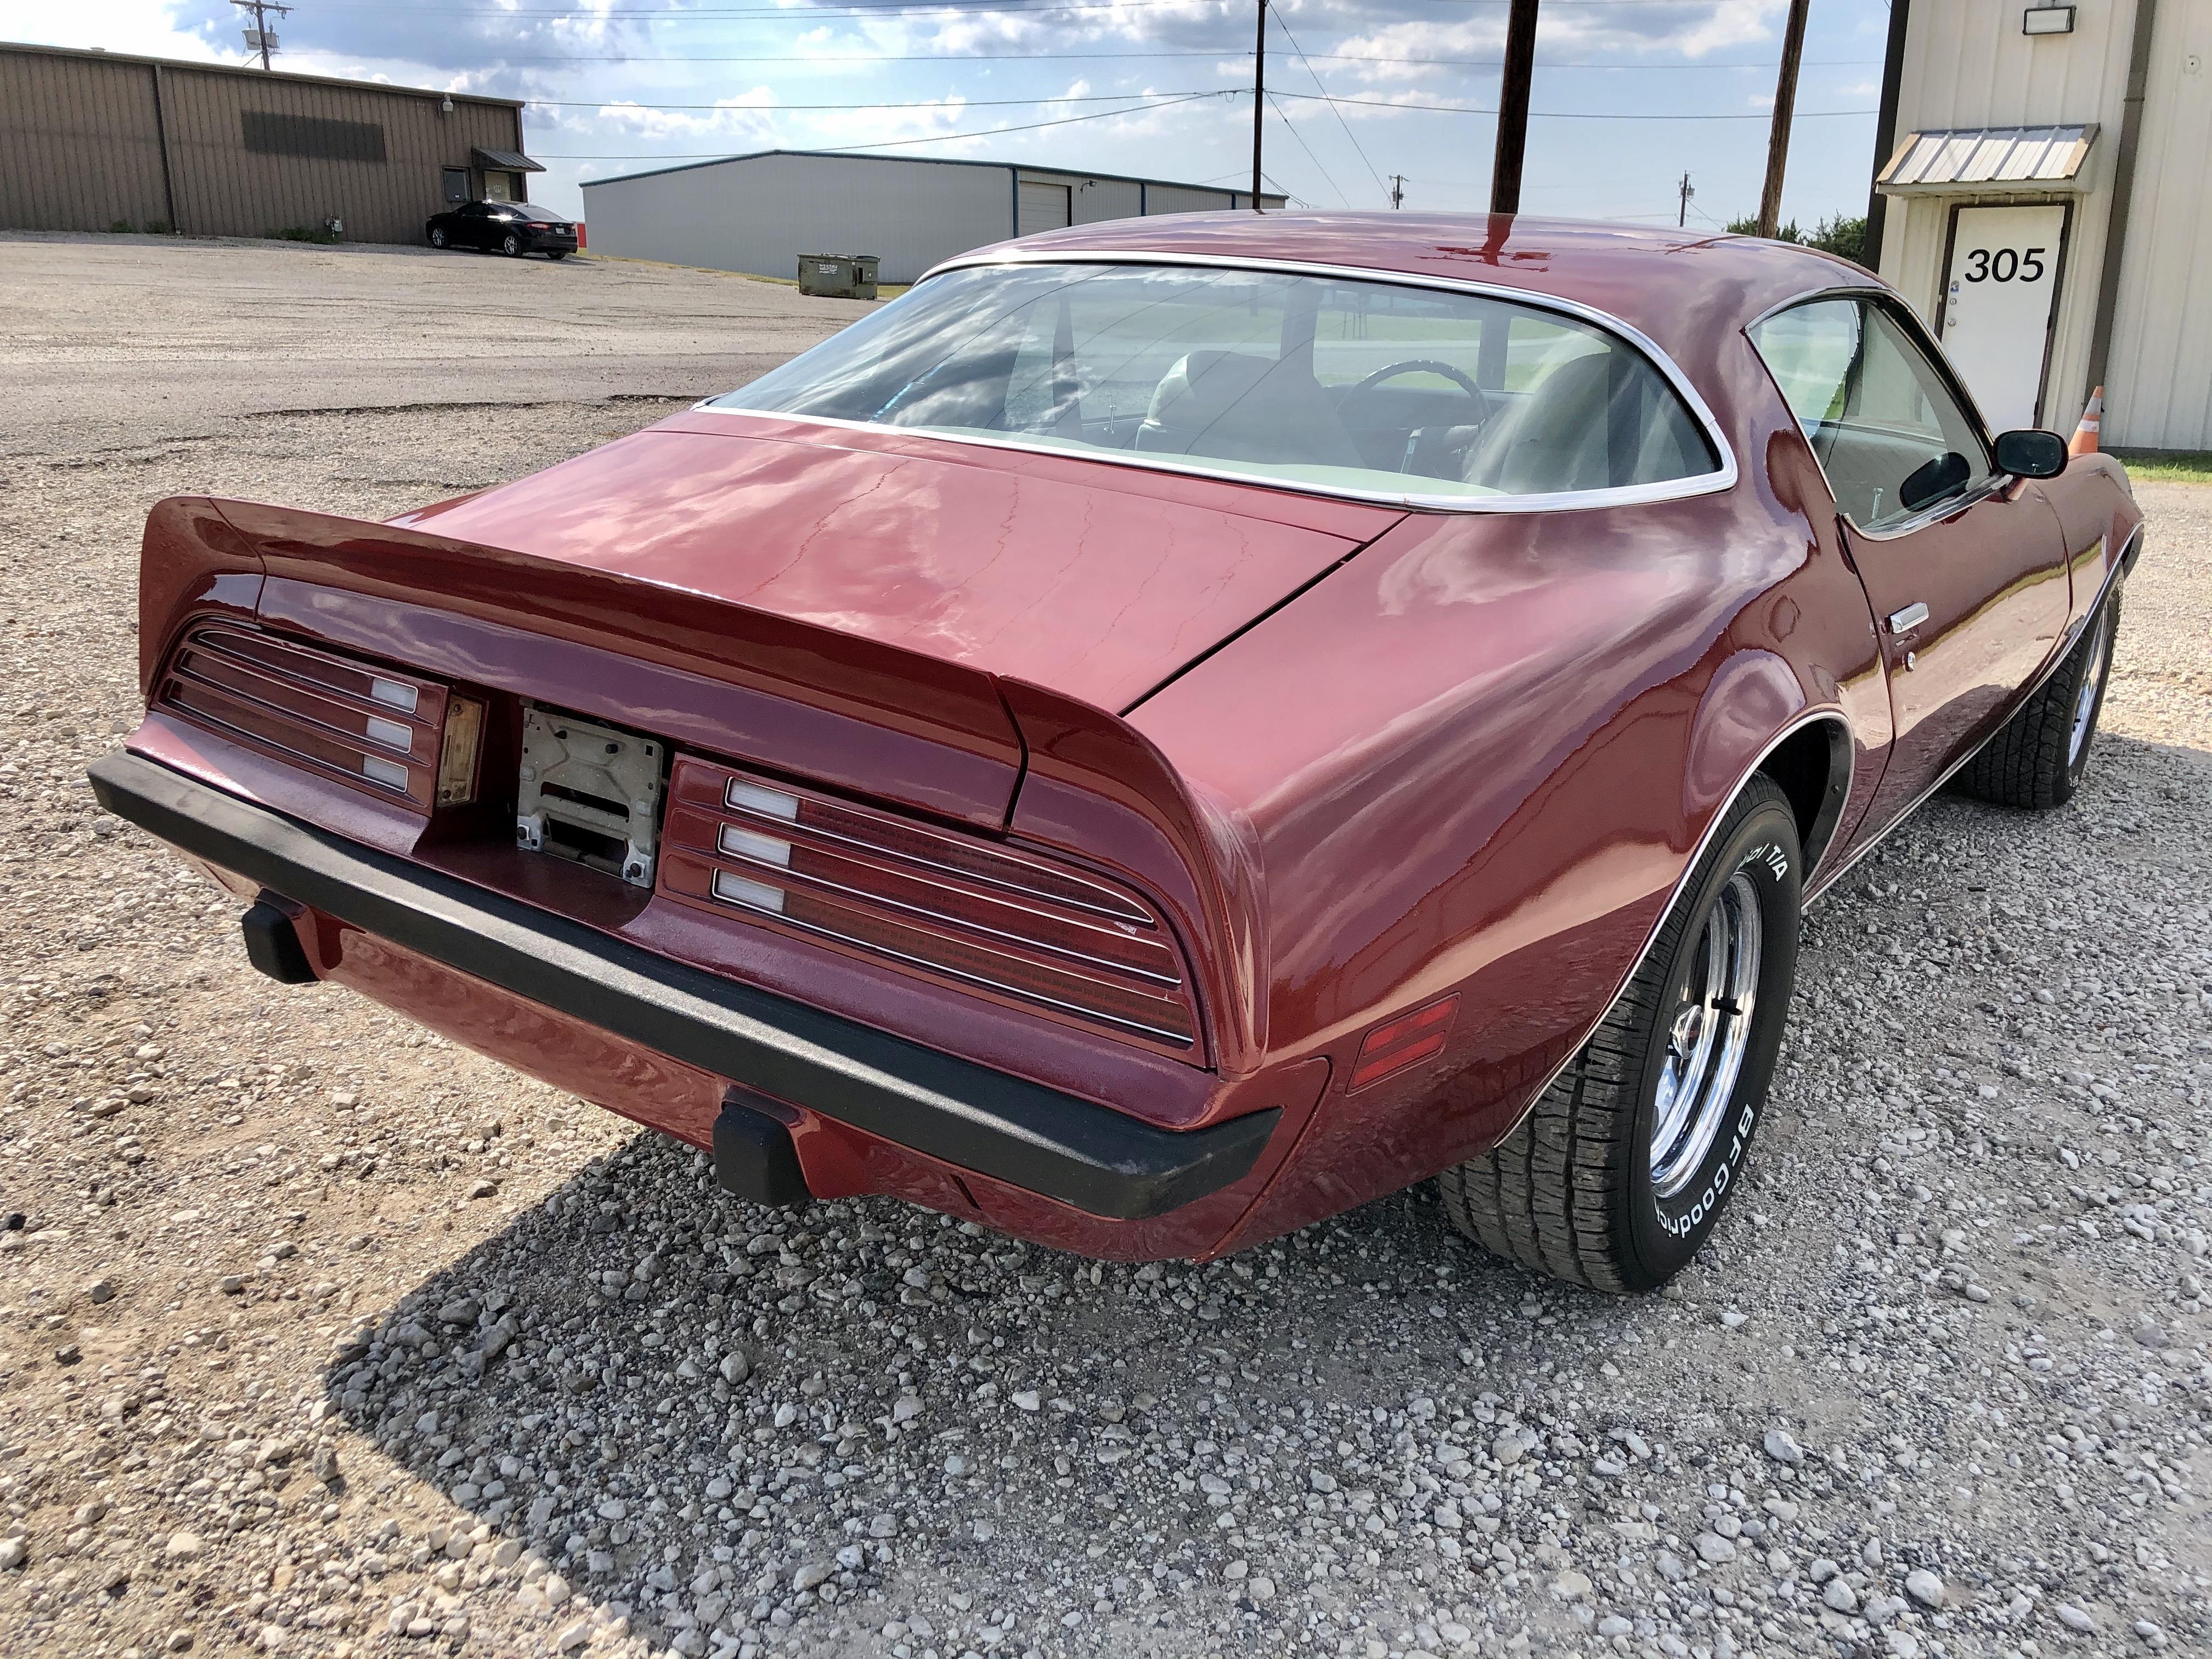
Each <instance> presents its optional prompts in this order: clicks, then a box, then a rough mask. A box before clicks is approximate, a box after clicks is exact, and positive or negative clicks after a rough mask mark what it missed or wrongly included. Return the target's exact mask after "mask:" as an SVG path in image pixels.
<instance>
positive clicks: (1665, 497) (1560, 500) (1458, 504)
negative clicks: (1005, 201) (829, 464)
mask: <svg viewBox="0 0 2212 1659" xmlns="http://www.w3.org/2000/svg"><path fill="white" fill-rule="evenodd" d="M1035 264H1066V265H1102V264H1103V265H1176V266H1183V267H1190V268H1196V269H1200V270H1259V271H1267V272H1273V273H1278V274H1280V275H1284V276H1323V277H1329V278H1333V279H1336V280H1339V281H1345V282H1358V283H1378V284H1381V285H1383V286H1384V287H1392V288H1420V289H1438V290H1441V291H1443V292H1445V293H1450V294H1472V295H1479V296H1480V297H1481V298H1484V299H1492V300H1500V301H1507V302H1509V303H1511V304H1515V305H1522V306H1528V307H1533V308H1534V309H1537V310H1541V311H1553V312H1557V313H1559V314H1560V315H1562V316H1566V317H1571V318H1573V319H1575V320H1577V322H1581V323H1585V324H1588V325H1590V326H1592V327H1594V328H1599V329H1602V330H1604V331H1606V332H1607V333H1608V334H1611V335H1613V336H1614V337H1617V338H1619V339H1620V340H1623V341H1626V343H1628V344H1629V345H1630V346H1632V347H1633V348H1634V349H1636V350H1638V351H1639V352H1641V353H1642V354H1643V355H1644V358H1645V359H1646V361H1648V362H1650V364H1651V366H1652V367H1653V368H1656V369H1657V370H1658V371H1659V374H1660V377H1661V378H1662V380H1665V381H1666V382H1667V384H1668V386H1669V387H1670V388H1671V389H1672V390H1673V391H1674V394H1675V395H1676V396H1677V397H1679V398H1681V399H1682V401H1683V403H1684V404H1685V405H1686V406H1687V408H1688V409H1689V410H1690V413H1691V415H1692V417H1694V418H1695V419H1696V421H1697V422H1698V424H1699V427H1700V428H1702V429H1703V431H1704V433H1705V441H1707V442H1708V443H1710V444H1711V445H1712V447H1713V453H1714V454H1716V455H1717V456H1718V457H1719V458H1720V465H1719V467H1718V468H1717V470H1715V471H1711V472H1700V473H1698V474H1695V475H1694V476H1692V477H1687V478H1668V479H1666V480H1664V481H1662V482H1661V483H1649V484H1623V485H1620V486H1618V487H1615V488H1608V489H1577V490H1561V491H1554V492H1552V493H1549V494H1546V495H1496V496H1477V497H1474V498H1469V497H1468V496H1465V495H1428V494H1425V493H1423V492H1421V491H1419V490H1386V489H1358V488H1355V487H1353V486H1351V485H1347V484H1319V483H1310V482H1307V481H1306V480H1304V479H1299V478H1290V477H1273V476H1272V475H1270V474H1267V473H1264V472H1237V471H1229V470H1227V469H1225V468H1221V467H1209V466H1200V465H1192V464H1191V463H1189V462H1187V461H1174V460H1168V459H1161V458H1159V457H1158V456H1156V455H1154V454H1152V453H1150V452H1142V451H1121V450H1098V451H1091V450H1085V449H1071V448H1066V447H1062V446H1060V445H1055V444H1036V443H1024V442H1022V441H1019V440H1018V439H1013V438H984V437H976V436H973V435H969V434H966V433H952V432H940V431H937V430H934V429H933V428H929V427H901V426H886V425H884V424H883V423H882V422H876V421H850V420H844V419H842V418H840V417H837V416H826V415H795V414H791V413H788V412H787V411H784V410H773V409H750V410H749V409H742V408H723V409H714V408H713V405H714V404H715V403H716V402H717V401H719V399H720V398H727V397H733V396H735V395H737V394H736V392H721V393H718V394H717V396H716V397H715V398H708V399H706V400H704V401H702V402H701V403H699V404H695V405H694V407H695V408H698V409H702V410H710V411H711V412H713V413H715V414H727V415H756V416H761V417H763V418H764V419H770V420H785V421H798V422H806V423H808V424H811V425H815V426H823V427H829V428H840V429H842V430H845V431H851V432H890V433H898V434H902V435H907V436H909V437H916V438H929V439H933V440H934V441H938V442H940V443H953V444H972V445H975V447H979V448H983V449H1007V450H1013V451H1017V452H1018V453H1022V454H1024V455H1060V456H1065V457H1066V458H1068V459H1073V460H1079V461H1097V462H1100V463H1103V465H1108V466H1126V467H1133V468H1134V469H1136V470H1137V471H1143V472H1174V473H1182V474H1185V475H1188V476H1190V477H1200V478H1217V479H1220V480H1223V481H1225V482H1226V483H1241V484H1249V485H1252V486H1254V487H1255V488H1258V489H1283V490H1289V491H1291V492H1293V493H1295V494H1298V495H1322V496H1327V497H1331V498H1334V499H1336V500H1340V501H1373V502H1376V503H1379V504H1381V505H1383V506H1389V507H1405V508H1407V509H1413V510H1419V511H1424V512H1439V513H1563V512H1571V511H1579V510H1582V509H1584V508H1589V507H1635V506H1641V505H1644V504H1646V503H1650V502H1654V501H1680V500H1684V499H1686V498H1687V497H1691V496H1695V495H1717V494H1719V493H1721V492H1722V491H1723V490H1728V489H1734V488H1735V484H1736V481H1737V478H1738V477H1739V476H1740V473H1739V471H1738V469H1737V466H1736V459H1735V447H1733V446H1732V445H1730V444H1729V441H1728V438H1727V436H1726V435H1725V434H1724V433H1723V431H1722V430H1721V425H1720V422H1719V421H1717V419H1715V418H1714V416H1713V412H1712V410H1711V409H1710V408H1709V407H1708V406H1707V405H1706V403H1705V399H1704V398H1701V397H1699V395H1698V390H1697V388H1696V387H1695V386H1692V385H1691V384H1690V381H1689V378H1688V376H1686V375H1685V374H1683V373H1682V371H1681V369H1680V368H1679V367H1678V366H1677V365H1676V363H1675V362H1674V359H1673V358H1672V357H1669V356H1668V355H1667V354H1666V353H1665V352H1664V351H1662V350H1661V349H1659V347H1658V346H1657V345H1656V343H1653V341H1652V340H1651V339H1650V337H1649V336H1647V335H1645V334H1644V333H1643V332H1642V331H1639V330H1638V329H1636V328H1634V327H1632V326H1631V325H1629V324H1627V323H1625V322H1623V321H1622V320H1621V319H1620V318H1618V317H1615V316H1613V314H1612V313H1609V312H1605V311H1601V310H1599V309H1598V308H1597V307H1595V306H1587V305H1584V304H1583V303H1582V302H1581V301H1577V300H1569V299H1565V298H1562V297H1560V296H1559V295H1551V294H1535V293H1531V292H1529V291H1528V290H1527V289H1517V288H1508V287H1503V286H1500V285H1499V284H1497V283H1477V282H1472V281H1469V280H1468V279H1466V278H1464V277H1457V276H1430V275H1428V274H1426V273H1423V272H1416V271H1397V270H1369V269H1368V268H1366V267H1365V266H1362V265H1334V264H1316V263H1313V262H1310V261H1306V260H1301V259H1261V258H1250V259H1247V258H1231V257H1227V256H1224V255H1218V254H1196V253H1133V252H1122V251H1117V250H1114V249H1104V248H1100V249H1086V248H1054V249H1052V250H1051V251H1049V252H1047V251H1045V250H1042V249H1038V250H1035V251H1020V250H1017V251H1012V252H1000V253H989V254H978V255H972V256H971V255H967V254H963V255H961V256H960V257H959V258H952V259H947V260H946V261H945V263H944V264H939V265H935V266H933V267H932V268H931V269H930V270H927V271H926V272H924V273H923V275H922V276H921V279H920V280H919V281H917V282H916V283H915V285H914V289H908V292H909V293H911V292H914V291H915V289H920V288H921V284H922V283H927V282H928V281H929V280H930V278H931V277H933V276H942V275H944V274H945V272H947V271H953V270H976V269H979V268H982V267H987V266H998V265H1035ZM743 389H744V388H743V387H739V388H738V391H743Z"/></svg>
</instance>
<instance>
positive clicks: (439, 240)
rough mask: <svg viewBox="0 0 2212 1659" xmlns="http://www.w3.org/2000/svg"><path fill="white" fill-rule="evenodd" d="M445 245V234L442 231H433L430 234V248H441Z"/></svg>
mask: <svg viewBox="0 0 2212 1659" xmlns="http://www.w3.org/2000/svg"><path fill="white" fill-rule="evenodd" d="M445 245H446V233H445V232H444V231H443V230H433V231H432V232H431V233H430V246H432V247H443V246H445Z"/></svg>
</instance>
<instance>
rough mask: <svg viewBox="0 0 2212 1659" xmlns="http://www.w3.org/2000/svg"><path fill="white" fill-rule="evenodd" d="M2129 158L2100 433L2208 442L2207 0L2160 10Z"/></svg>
mask: <svg viewBox="0 0 2212 1659" xmlns="http://www.w3.org/2000/svg"><path fill="white" fill-rule="evenodd" d="M2191 58H2194V60H2195V62H2196V64H2197V67H2196V69H2195V70H2191V69H2190V67H2189V64H2190V62H2191ZM2116 136H2117V135H2116ZM2136 158H2137V159H2136V185H2135V194H2134V197H2133V198H2132V200H2131V201H2130V205H2129V210H2128V238H2127V246H2126V248H2125V250H2124V258H2123V259H2122V261H2121V264H2120V295H2119V310H2118V313H2117V314H2116V315H2115V317H2114V318H2113V321H2112V356H2111V359H2110V367H2109V368H2108V370H2107V374H2108V376H2109V378H2110V380H2111V382H2112V383H2111V385H2110V386H2107V387H2106V409H2107V410H2109V411H2110V413H2109V414H2108V415H2107V416H2106V421H2105V429H2104V432H2103V434H2102V436H2103V438H2104V441H2106V443H2108V444H2117V445H2120V446H2123V447H2142V448H2145V449H2212V5H2207V4H2205V3H2203V0H2165V3H2163V4H2161V5H2160V8H2159V12H2158V21H2157V26H2156V27H2155V28H2154V30H2153V32H2152V35H2151V55H2150V78H2149V83H2148V86H2147V87H2146V88H2145V89H2144V98H2143V114H2142V131H2141V134H2140V137H2139V138H2138V141H2137V144H2136Z"/></svg>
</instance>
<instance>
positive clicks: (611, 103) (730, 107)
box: [522, 87, 1244, 115]
mask: <svg viewBox="0 0 2212 1659" xmlns="http://www.w3.org/2000/svg"><path fill="white" fill-rule="evenodd" d="M1243 91H1244V88H1243V87H1207V88H1201V89H1200V90H1199V91H1197V92H1105V93H1094V94H1089V95H1087V96H1085V97H1080V98H959V97H945V98H921V99H916V100H914V101H913V102H911V103H897V104H736V103H721V104H642V103H638V102H636V101H635V100H631V99H628V98H593V99H584V100H574V99H572V100H561V99H557V98H526V99H524V100H522V101H523V102H524V103H526V104H528V105H529V106H532V108H535V109H603V110H616V111H621V110H626V109H649V110H692V109H700V110H723V111H727V112H730V113H732V114H738V115H743V114H747V113H749V112H752V111H755V110H758V111H761V112H764V113H769V114H773V113H775V112H779V111H783V110H865V109H956V108H957V109H989V108H993V107H994V106H1001V105H1007V104H1126V103H1127V102H1129V101H1130V100H1132V99H1157V98H1173V99H1186V98H1218V97H1219V96H1221V95H1222V94H1225V93H1238V94H1241V93H1242V92H1243Z"/></svg>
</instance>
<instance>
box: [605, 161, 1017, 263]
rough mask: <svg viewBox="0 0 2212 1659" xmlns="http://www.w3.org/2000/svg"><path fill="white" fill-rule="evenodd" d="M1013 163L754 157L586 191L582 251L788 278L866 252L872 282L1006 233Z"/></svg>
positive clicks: (1009, 226)
mask: <svg viewBox="0 0 2212 1659" xmlns="http://www.w3.org/2000/svg"><path fill="white" fill-rule="evenodd" d="M1013 217H1014V175H1013V172H1012V169H1011V168H1001V167H969V166H965V165H963V164H960V163H957V162H947V163H937V164H933V163H930V162H926V161H881V160H878V159H876V158H874V157H872V156H865V155H755V156H748V157H744V158H740V159H738V160H735V161H714V162H709V163H708V164H706V165H704V166H701V167H682V168H678V169H676V170H674V171H671V172H667V173H647V174H642V175H638V176H634V177H631V178H628V179H610V180H607V181H605V182H604V183H599V184H593V183H590V182H588V181H587V182H586V185H585V186H584V219H585V222H586V224H588V225H589V226H590V228H591V238H592V252H594V253H611V254H616V255H619V256H621V257H623V258H632V259H659V260H664V261H666V262H668V263H670V264H685V265H704V266H706V267H707V268H708V269H709V270H744V271H751V272H754V273H756V274H757V275H759V276H792V275H793V274H794V273H795V271H796V270H797V267H798V263H799V255H800V254H802V253H872V254H874V255H875V256H876V257H877V258H878V259H879V260H881V261H882V264H880V265H879V266H878V270H877V276H878V281H881V282H885V283H910V282H912V281H914V280H915V278H916V277H917V276H921V273H922V272H923V271H925V270H928V269H929V268H930V267H931V266H932V265H933V264H937V263H938V261H939V260H940V259H949V258H951V257H952V256H953V255H954V254H956V253H964V252H967V251H968V250H969V248H971V247H980V246H982V245H983V244H984V243H986V242H996V241H1000V240H1004V239H1005V238H1006V236H1008V235H1009V234H1012V228H1013Z"/></svg>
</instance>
